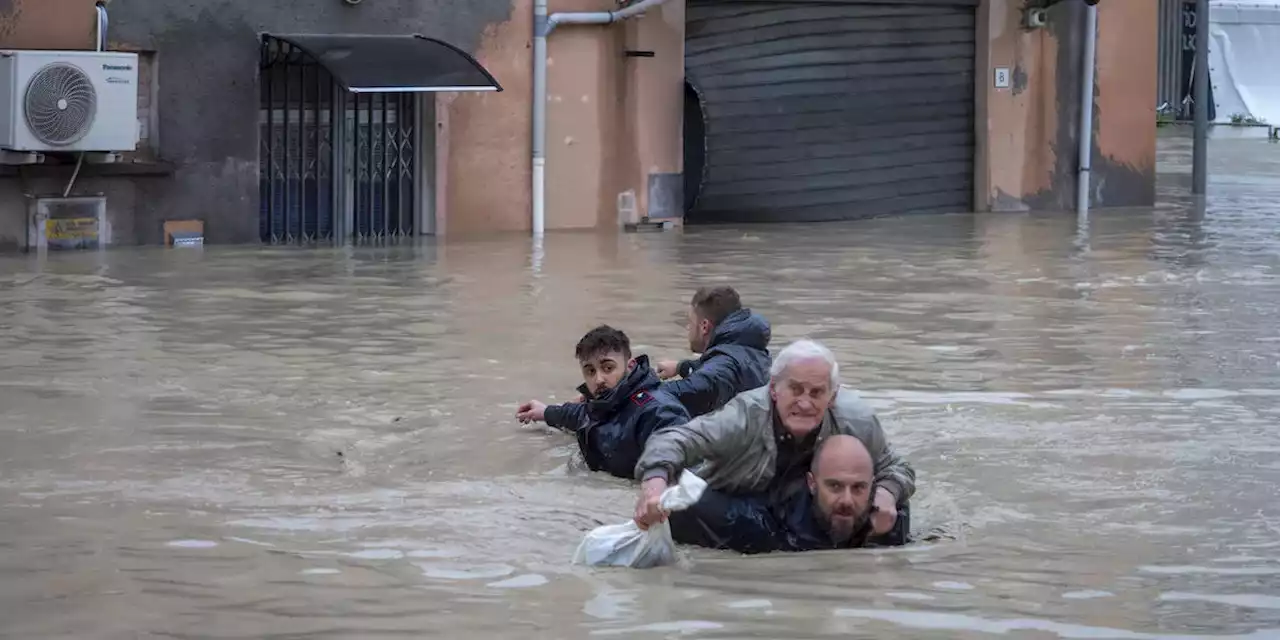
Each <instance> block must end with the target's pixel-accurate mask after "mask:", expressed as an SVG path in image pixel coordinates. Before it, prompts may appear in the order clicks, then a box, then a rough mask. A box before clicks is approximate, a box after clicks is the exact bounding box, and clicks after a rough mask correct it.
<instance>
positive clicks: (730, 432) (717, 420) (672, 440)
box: [635, 398, 747, 483]
mask: <svg viewBox="0 0 1280 640" xmlns="http://www.w3.org/2000/svg"><path fill="white" fill-rule="evenodd" d="M746 419H747V412H746V401H745V400H743V399H741V398H734V399H733V400H731V401H730V402H729V404H727V405H725V406H724V407H722V408H721V409H720V410H719V411H715V412H712V413H708V414H707V415H704V416H700V417H697V418H694V419H692V420H690V421H688V422H686V423H684V424H672V425H670V426H667V427H665V428H663V429H662V430H660V431H655V432H654V433H653V434H652V435H651V436H649V440H648V442H646V443H645V446H644V453H643V454H641V456H640V462H638V463H636V474H635V475H636V478H638V479H640V480H648V479H650V478H655V477H665V478H666V480H667V482H668V483H670V482H674V481H675V479H676V477H677V476H679V474H680V472H681V471H683V470H684V469H686V468H688V467H692V466H694V465H696V464H698V463H700V462H702V461H704V460H718V459H734V458H736V457H737V456H739V455H741V454H742V453H744V452H743V451H742V449H743V448H744V444H745V443H746V442H747V440H746V438H745V433H746V424H745V421H746Z"/></svg>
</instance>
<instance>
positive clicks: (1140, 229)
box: [0, 185, 1280, 639]
mask: <svg viewBox="0 0 1280 640" xmlns="http://www.w3.org/2000/svg"><path fill="white" fill-rule="evenodd" d="M1277 193H1280V190H1277V192H1273V193H1271V195H1269V196H1268V195H1265V194H1263V195H1259V193H1258V190H1257V185H1253V186H1252V187H1250V190H1249V192H1248V193H1247V194H1243V192H1241V193H1236V192H1234V191H1232V192H1223V193H1221V194H1220V195H1219V196H1218V197H1217V199H1215V200H1214V201H1212V202H1211V206H1210V211H1209V213H1208V214H1207V215H1201V214H1197V213H1195V212H1194V210H1193V209H1189V208H1186V207H1182V206H1173V207H1163V208H1160V209H1157V210H1154V211H1152V210H1147V211H1128V212H1108V213H1104V214H1098V215H1097V216H1095V218H1094V219H1093V221H1092V223H1091V225H1090V227H1089V230H1088V233H1087V236H1084V237H1080V236H1078V234H1077V233H1076V231H1077V229H1076V225H1075V220H1074V218H1073V217H1072V216H1069V215H1067V216H1053V215H1037V216H1030V215H1021V214H1008V215H982V216H969V215H965V216H945V217H917V218H910V217H908V218H899V219H887V220H876V221H868V222H862V223H858V224H847V225H845V224H840V225H822V226H807V227H806V226H782V227H756V228H738V229H698V230H690V231H688V232H686V233H683V234H679V233H668V234H653V235H624V236H613V235H604V236H599V235H590V234H583V235H574V234H568V235H553V236H551V237H549V238H548V239H547V241H546V243H545V245H544V246H543V247H542V250H541V251H540V252H538V253H537V254H536V255H534V252H533V251H532V250H531V248H530V243H529V241H528V240H527V239H524V238H508V239H497V240H489V241H474V242H457V243H449V244H443V245H438V246H432V245H423V246H416V247H398V248H382V249H374V248H367V249H321V250H293V249H280V250H275V249H258V248H253V249H223V248H207V249H204V250H202V251H200V250H192V251H162V250H119V251H111V252H106V253H94V254H75V255H53V256H45V257H40V256H10V257H5V258H0V327H2V329H3V331H2V332H0V353H2V354H3V356H2V359H0V472H2V473H0V636H3V637H12V638H153V637H154V638H274V637H280V638H284V637H288V638H312V637H314V638H330V637H332V638H339V637H341V638H382V637H387V638H392V637H396V638H398V637H404V638H410V637H451V638H466V637H470V638H480V637H484V638H529V637H546V638H587V637H597V636H600V637H655V638H657V637H708V638H712V637H715V638H720V637H756V638H783V637H786V638H819V637H822V638H826V637H912V638H915V637H919V638H978V637H992V636H1001V635H1003V636H1005V637H1024V636H1025V637H1035V638H1042V637H1061V638H1125V639H1135V638H1136V639H1146V638H1165V637H1174V638H1200V637H1241V638H1243V637H1248V638H1268V637H1280V555H1278V554H1277V552H1278V551H1280V490H1278V489H1277V486H1278V481H1280V427H1278V426H1277V425H1280V386H1278V385H1277V382H1280V334H1278V333H1277V331H1276V327H1277V324H1276V318H1277V317H1278V316H1277V314H1278V313H1280V289H1278V288H1277V284H1278V282H1280V281H1278V280H1277V275H1278V273H1280V272H1278V271H1277V269H1280V221H1278V220H1277V219H1276V218H1277V216H1278V215H1280V210H1277V209H1275V208H1274V205H1272V204H1269V203H1273V202H1275V201H1276V199H1275V196H1276V194H1277ZM715 282H726V283H731V284H733V285H735V286H737V287H738V288H739V289H740V290H741V291H742V293H743V295H744V297H745V298H746V299H747V301H748V302H749V304H750V305H751V306H752V307H754V308H755V309H757V310H758V311H760V312H762V313H764V314H765V315H766V316H768V318H769V319H770V320H771V321H772V322H773V326H774V336H775V345H781V344H784V343H785V342H786V341H787V340H790V339H794V338H798V337H801V336H812V337H815V338H818V339H820V340H824V341H826V342H827V344H829V345H830V346H831V347H833V348H834V350H835V351H836V352H837V354H838V355H839V357H840V359H841V361H842V363H843V366H844V374H845V380H846V382H847V383H848V384H849V385H851V386H854V387H856V388H858V389H860V390H861V391H862V392H863V393H864V395H865V396H866V397H867V398H868V399H869V400H870V401H871V402H873V403H874V404H875V405H876V406H877V407H878V409H879V411H880V415H881V417H882V419H883V421H884V424H885V425H886V428H887V429H888V432H889V434H890V437H891V438H892V439H893V441H894V442H895V443H896V445H897V446H898V447H899V448H900V449H902V451H903V452H904V453H906V454H907V455H909V457H910V459H911V461H912V462H913V463H914V465H915V466H916V468H917V470H918V473H919V480H920V490H919V493H918V494H917V499H916V502H915V505H916V506H915V507H914V508H913V513H914V514H915V515H916V517H917V520H918V521H917V523H916V529H917V530H921V529H929V528H934V527H940V528H942V529H944V530H947V531H949V532H951V533H953V534H954V535H955V536H956V538H957V539H956V540H953V541H942V542H937V543H933V544H925V545H917V546H914V547H908V548H905V549H900V550H890V551H878V552H838V553H837V552H833V553H812V554H800V555H774V556H761V557H750V558H747V557H741V556H737V555H734V554H729V553H719V552H712V551H706V550H689V551H687V553H686V554H685V556H686V557H685V563H684V564H683V565H682V566H679V567H671V568H664V569H658V570H651V571H643V572H637V571H625V570H589V569H584V568H581V567H574V566H570V564H569V559H570V556H571V555H572V553H573V550H574V548H575V546H576V545H577V543H578V542H579V540H580V539H581V537H582V535H583V533H584V532H586V531H587V530H589V529H590V528H592V527H594V526H596V525H598V524H601V523H613V522H618V521H622V520H624V519H625V518H626V517H627V515H628V514H629V512H630V509H631V506H632V500H633V497H634V489H633V488H632V487H631V486H629V485H628V484H627V483H625V482H623V481H620V480H614V479H610V478H606V477H601V476H599V475H592V474H588V473H585V472H584V471H583V470H581V469H580V468H578V467H576V466H575V465H573V464H571V463H570V460H571V454H572V452H573V445H572V443H571V442H570V441H569V440H568V439H567V438H566V437H564V436H561V435H556V434H551V433H548V432H546V431H543V430H540V429H529V428H522V427H520V426H519V425H518V424H517V423H516V422H515V421H514V419H513V418H512V412H513V411H514V407H515V405H516V403H517V402H518V401H520V400H523V399H527V398H535V397H540V398H547V399H561V400H563V399H567V398H570V397H571V396H573V395H574V392H573V387H574V385H575V384H577V382H578V381H577V380H576V379H575V375H576V371H575V366H574V361H573V358H572V350H573V344H574V342H575V341H576V339H577V338H578V337H579V336H580V334H581V333H582V332H583V331H584V330H586V329H587V328H589V327H590V326H592V325H593V324H594V323H596V322H599V321H605V322H609V323H615V324H616V325H617V326H619V327H622V328H624V329H625V330H626V331H628V332H629V333H630V335H631V336H632V339H633V341H634V343H635V344H636V345H637V347H638V350H640V351H643V352H647V353H650V354H653V355H655V356H658V357H668V356H676V355H679V354H681V353H682V347H683V346H684V345H683V344H682V342H683V339H682V335H683V332H682V328H681V325H680V319H681V317H682V314H683V310H684V302H685V301H686V300H687V297H688V295H689V293H690V292H691V290H692V287H694V286H695V285H697V284H700V283H715ZM339 453H341V455H339Z"/></svg>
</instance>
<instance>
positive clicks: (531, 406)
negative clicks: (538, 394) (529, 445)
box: [516, 400, 547, 424]
mask: <svg viewBox="0 0 1280 640" xmlns="http://www.w3.org/2000/svg"><path fill="white" fill-rule="evenodd" d="M546 419H547V405H545V404H543V403H541V402H538V401H537V400H530V401H528V402H526V403H524V404H522V405H520V408H518V409H516V420H519V421H520V422H521V424H529V423H530V422H544V421H546Z"/></svg>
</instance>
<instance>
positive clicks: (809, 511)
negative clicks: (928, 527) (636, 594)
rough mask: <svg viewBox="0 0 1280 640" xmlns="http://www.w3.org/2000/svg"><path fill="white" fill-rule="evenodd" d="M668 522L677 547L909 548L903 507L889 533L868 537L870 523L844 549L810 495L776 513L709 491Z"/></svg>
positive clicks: (749, 550)
mask: <svg viewBox="0 0 1280 640" xmlns="http://www.w3.org/2000/svg"><path fill="white" fill-rule="evenodd" d="M670 522H671V534H672V536H673V537H674V538H675V541H676V542H679V543H681V544H693V545H698V546H702V547H709V548H712V549H731V550H733V551H737V552H739V553H746V554H755V553H770V552H774V551H817V550H821V549H855V548H859V547H873V546H874V547H880V546H885V547H888V546H902V545H904V544H907V543H908V542H909V533H910V530H911V508H910V505H909V504H908V503H905V502H904V503H902V504H900V505H898V520H897V521H896V522H895V523H894V525H893V529H892V530H891V531H889V533H886V534H885V535H883V536H874V537H873V536H871V524H870V522H868V523H867V524H866V526H865V527H863V529H862V530H860V531H858V532H857V533H855V534H854V535H853V538H851V539H850V540H849V541H848V542H847V543H845V544H843V545H837V544H835V543H834V542H833V541H832V540H831V536H830V535H828V534H827V532H826V530H825V529H824V528H823V526H822V523H821V522H820V521H819V520H818V518H817V511H816V510H815V507H814V504H813V494H811V493H809V492H808V491H807V490H806V491H800V492H797V493H796V494H795V495H794V496H793V497H792V498H791V499H790V500H788V501H787V503H786V504H785V505H782V506H781V507H780V508H776V509H775V508H773V507H771V506H770V499H769V498H768V497H767V496H765V495H763V494H739V495H733V494H728V493H724V492H722V491H715V490H714V489H708V490H707V491H706V492H704V493H703V494H702V499H700V500H699V501H698V502H697V504H695V505H693V507H692V508H690V509H688V510H685V511H674V512H672V513H671V516H670Z"/></svg>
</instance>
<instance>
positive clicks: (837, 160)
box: [0, 0, 1158, 248]
mask: <svg viewBox="0 0 1280 640" xmlns="http://www.w3.org/2000/svg"><path fill="white" fill-rule="evenodd" d="M549 4H550V7H549V10H550V12H551V13H553V14H554V13H560V12H602V11H609V10H617V9H618V8H619V3H618V2H617V0H549ZM1157 4H1158V3H1157V0H1122V1H1119V0H1102V2H1101V4H1100V5H1099V9H1100V12H1099V13H1100V18H1099V25H1100V26H1099V35H1098V69H1097V79H1096V83H1095V87H1094V109H1095V118H1094V128H1095V131H1094V132H1093V134H1094V140H1095V142H1094V163H1093V176H1094V180H1093V185H1094V189H1093V191H1092V199H1093V204H1094V205H1095V206H1131V205H1146V204H1151V203H1152V202H1153V200H1154V185H1155V114H1154V110H1155V103H1156V77H1157V73H1156V64H1157V43H1156V29H1157ZM94 5H95V3H94V1H93V0H7V1H0V48H4V49H28V48H38V49H81V50H82V49H91V48H92V47H93V45H94V42H95V35H94V34H95V28H96V27H95V24H96V10H95V6H94ZM303 5H305V6H303ZM1025 5H1026V2H1025V0H879V1H852V0H850V1H842V2H835V1H825V2H811V1H806V0H773V1H769V2H764V1H757V0H668V1H667V2H666V3H664V4H662V5H660V6H658V7H655V8H652V9H650V10H648V11H647V12H646V13H645V14H643V15H642V16H640V17H637V18H634V19H630V20H625V21H621V22H618V23H615V24H610V25H572V24H562V25H560V26H559V27H558V28H556V29H555V30H554V31H553V32H552V33H551V34H550V36H549V38H548V55H547V67H546V68H547V85H546V86H547V109H546V140H547V145H546V169H545V171H546V181H545V184H546V188H545V196H544V197H545V211H546V214H545V224H546V228H547V229H548V230H559V229H613V228H616V227H617V226H618V225H619V224H620V223H622V222H627V221H634V220H637V219H639V218H642V217H649V218H652V219H669V220H674V221H683V222H687V223H689V224H696V223H714V222H757V221H819V220H830V219H849V218H858V217H867V216H874V215H884V214H897V213H913V212H921V213H927V212H958V211H970V210H1026V209H1070V208H1072V207H1074V199H1075V177H1076V168H1077V160H1076V151H1075V150H1076V147H1077V145H1076V141H1077V140H1078V137H1077V136H1078V131H1077V129H1078V125H1077V122H1078V120H1079V104H1080V100H1079V98H1080V86H1079V85H1080V77H1081V72H1082V68H1083V67H1082V43H1083V37H1082V34H1083V29H1084V19H1083V14H1084V9H1083V5H1082V3H1081V2H1079V1H1078V0H1064V1H1062V2H1059V3H1057V4H1055V5H1053V6H1052V7H1050V8H1049V9H1048V10H1047V20H1046V23H1045V24H1044V25H1043V26H1039V27H1025V26H1024V15H1025V12H1024V9H1025ZM107 9H108V13H109V16H110V21H109V27H108V41H109V47H108V48H109V49H112V50H122V51H134V52H137V53H138V54H139V63H140V64H139V70H140V74H139V85H140V86H139V102H138V106H139V117H138V119H139V130H140V138H141V142H140V144H139V148H138V150H137V151H136V152H134V153H129V154H125V155H124V157H123V158H122V161H121V162H118V163H115V164H110V165H105V164H104V165H86V166H85V167H84V169H83V171H82V172H81V173H80V174H79V175H78V176H77V177H76V179H75V180H74V182H72V181H71V174H72V173H73V167H72V165H71V164H70V163H68V162H66V161H65V158H64V159H62V160H63V162H62V163H61V164H58V165H56V166H50V165H47V164H46V165H38V166H21V167H18V166H0V247H7V248H22V247H24V246H26V245H27V244H28V242H29V233H28V229H29V227H30V220H31V216H32V211H33V208H34V205H33V203H34V202H35V201H36V200H38V199H40V198H42V197H46V196H61V195H62V194H63V193H64V191H65V190H66V186H67V185H68V184H71V190H70V191H69V192H68V194H69V195H70V196H97V195H101V196H105V199H106V218H107V221H108V222H109V226H110V241H111V243H113V244H158V243H161V242H163V241H164V223H165V222H166V221H175V220H200V221H203V223H204V233H205V237H206V239H207V241H208V242H210V243H246V242H259V241H267V242H286V243H290V242H309V241H314V240H327V239H330V238H337V239H345V238H348V237H379V236H384V235H387V236H400V235H438V236H466V235H473V234H486V233H495V232H527V231H529V230H530V228H531V224H532V216H531V211H532V209H533V197H534V190H533V188H532V166H533V163H532V156H531V143H532V135H531V132H532V130H533V124H534V123H533V116H532V108H531V107H532V105H531V100H532V94H533V71H532V70H533V56H534V47H533V35H534V32H535V22H536V21H535V18H534V0H391V1H381V0H372V1H371V0H364V1H360V0H354V1H353V0H310V1H309V2H306V3H302V4H299V3H290V4H289V5H288V6H284V5H280V4H278V3H265V2H247V1H244V0H217V1H215V2H208V3H178V4H174V3H169V2H163V1H161V0H129V1H128V2H110V3H108V4H107ZM353 34H370V35H378V36H401V37H404V38H408V39H409V40H413V39H412V38H409V36H412V34H421V35H422V36H425V37H426V38H428V39H430V40H421V42H418V41H415V42H417V44H419V45H420V44H423V43H428V42H429V43H431V44H432V46H434V47H435V50H436V52H435V53H434V54H432V53H430V52H423V51H419V49H396V48H395V47H393V46H391V45H386V43H383V44H376V43H375V44H370V45H369V46H368V47H365V46H364V44H361V42H363V41H361V42H357V41H356V40H342V39H341V38H338V37H339V36H343V35H353ZM335 38H338V39H337V40H336V42H338V43H339V44H334V42H335ZM397 42H399V44H396V45H395V46H406V47H408V46H417V45H415V44H414V43H413V42H407V41H397ZM342 43H346V44H342ZM340 45H341V46H340ZM378 47H382V48H381V49H379V48H378ZM387 47H390V48H387ZM419 48H421V47H419ZM366 49H367V50H366ZM353 51H354V53H353ZM450 51H453V52H455V53H457V54H458V56H456V57H452V58H451V57H450V55H449V53H450ZM397 52H400V53H397ZM433 55H434V56H435V57H432V56H433ZM418 56H421V57H418ZM442 56H443V57H442ZM397 61H399V62H400V63H403V64H401V66H405V67H411V68H413V69H416V70H417V72H419V74H420V75H421V73H422V72H423V70H424V69H426V72H427V75H428V76H430V75H431V73H436V75H435V76H434V77H433V78H427V79H423V80H421V82H419V79H415V78H410V79H411V80H413V81H414V82H418V83H419V85H420V86H415V87H412V88H414V89H421V90H422V91H414V92H402V91H390V90H377V91H368V92H358V93H353V92H352V91H350V89H352V88H353V87H352V86H351V85H352V84H360V83H361V82H366V83H373V84H377V83H378V82H381V83H382V84H381V85H379V86H380V87H381V88H382V89H387V88H388V86H387V84H386V83H387V82H390V81H392V80H388V79H387V78H386V77H383V76H386V74H391V75H392V76H395V74H396V73H401V75H402V76H403V74H405V73H410V74H411V73H412V72H411V71H405V70H403V69H401V70H399V71H397V70H396V69H395V68H394V67H396V64H397ZM451 65H452V66H451ZM464 67H466V68H464ZM459 73H461V74H463V75H467V74H470V75H469V76H468V77H470V78H472V79H475V78H479V77H481V76H483V77H487V78H489V79H491V80H492V81H493V82H492V85H493V86H492V87H481V86H479V85H480V84H485V83H484V82H482V81H476V82H475V83H473V84H472V85H468V86H466V87H461V88H464V89H468V90H465V91H457V90H451V89H458V88H459V87H450V86H448V85H449V82H448V80H449V79H451V78H459V77H462V76H459V75H457V74H459ZM476 73H479V74H481V75H480V76H477V75H476ZM379 74H382V75H381V76H380V75H379ZM393 80H395V81H400V79H399V77H396V78H393ZM406 81H407V80H406ZM473 85H474V86H473ZM370 86H373V85H370ZM357 88H358V87H357ZM366 88H367V87H366ZM375 88H377V87H375ZM483 88H490V89H500V90H489V91H471V90H470V89H483ZM54 160H57V158H54Z"/></svg>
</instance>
